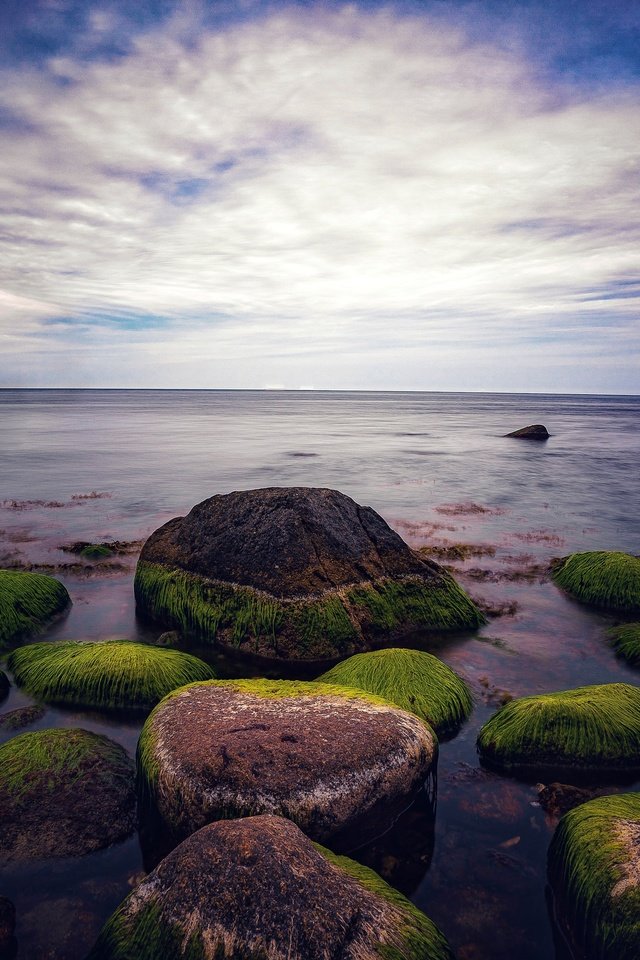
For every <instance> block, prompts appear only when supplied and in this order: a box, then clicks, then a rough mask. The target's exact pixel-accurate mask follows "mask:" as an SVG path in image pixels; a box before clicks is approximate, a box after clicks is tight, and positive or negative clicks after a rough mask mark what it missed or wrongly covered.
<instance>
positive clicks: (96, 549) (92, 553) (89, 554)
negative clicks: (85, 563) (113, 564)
mask: <svg viewBox="0 0 640 960" xmlns="http://www.w3.org/2000/svg"><path fill="white" fill-rule="evenodd" d="M80 556H81V557H84V558H85V559H86V560H105V559H106V558H107V557H112V556H113V550H112V549H111V547H108V546H107V544H106V543H88V544H87V545H86V547H83V548H82V550H81V551H80Z"/></svg>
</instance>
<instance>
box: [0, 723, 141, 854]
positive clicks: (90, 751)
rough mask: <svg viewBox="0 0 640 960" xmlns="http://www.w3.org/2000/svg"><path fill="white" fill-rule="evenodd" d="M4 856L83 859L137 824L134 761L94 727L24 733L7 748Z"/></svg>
mask: <svg viewBox="0 0 640 960" xmlns="http://www.w3.org/2000/svg"><path fill="white" fill-rule="evenodd" d="M0 810H2V817H0V861H5V862H6V861H10V860H33V859H41V858H43V857H60V856H79V855H80V854H83V853H88V852H90V851H92V850H99V849H101V848H102V847H106V846H108V845H109V844H111V843H114V842H115V841H117V840H121V839H123V838H124V837H126V836H128V835H129V834H130V833H131V832H132V831H133V829H134V826H135V789H134V768H133V763H132V761H131V759H130V758H129V756H128V755H127V753H126V751H125V750H123V748H122V747H121V746H119V744H117V743H114V742H113V741H112V740H109V739H108V738H107V737H103V736H98V735H97V734H95V733H89V732H88V731H87V730H65V729H50V730H39V731H36V732H34V733H22V734H20V735H19V736H17V737H14V738H13V739H12V740H9V741H7V743H5V744H4V745H3V746H2V747H0Z"/></svg>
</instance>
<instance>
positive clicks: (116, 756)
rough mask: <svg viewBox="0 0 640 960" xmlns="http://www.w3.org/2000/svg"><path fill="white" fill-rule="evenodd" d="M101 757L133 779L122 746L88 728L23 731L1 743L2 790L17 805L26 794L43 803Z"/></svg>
mask: <svg viewBox="0 0 640 960" xmlns="http://www.w3.org/2000/svg"><path fill="white" fill-rule="evenodd" d="M98 760H101V761H104V762H106V763H108V765H109V767H110V769H111V770H112V771H113V774H114V775H120V776H122V777H126V778H127V779H129V777H130V776H131V769H130V761H129V760H128V759H127V757H126V754H125V753H124V751H123V749H122V747H120V746H119V745H118V744H117V743H114V742H113V741H111V740H108V739H107V737H102V736H99V735H98V734H95V733H90V732H89V731H87V730H67V729H58V728H53V729H49V730H36V731H34V732H33V733H21V734H19V736H17V737H13V738H12V739H11V740H8V741H7V742H6V743H5V744H3V746H1V747H0V793H1V794H4V795H5V797H9V798H10V800H11V803H12V808H13V809H14V811H15V809H16V804H17V805H18V806H19V804H20V801H21V800H22V799H23V798H24V799H25V800H26V802H27V803H29V802H30V799H31V798H33V797H34V796H35V797H36V798H39V799H40V802H41V803H43V802H44V800H45V798H46V796H48V795H49V796H53V795H55V794H56V792H57V791H58V789H59V787H60V784H61V783H64V784H65V788H66V787H68V786H69V785H71V786H72V785H73V783H75V782H76V781H78V780H81V779H82V778H83V777H84V776H85V774H86V771H87V769H88V768H89V767H91V766H93V765H94V764H95V763H96V762H97V761H98Z"/></svg>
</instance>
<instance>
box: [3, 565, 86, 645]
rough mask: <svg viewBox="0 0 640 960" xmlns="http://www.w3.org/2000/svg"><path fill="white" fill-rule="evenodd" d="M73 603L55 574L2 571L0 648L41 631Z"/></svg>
mask: <svg viewBox="0 0 640 960" xmlns="http://www.w3.org/2000/svg"><path fill="white" fill-rule="evenodd" d="M70 603H71V598H70V596H69V594H68V593H67V591H66V589H65V588H64V586H63V585H62V584H61V583H60V581H59V580H54V578H53V577H46V576H44V575H43V574H40V573H18V572H16V571H15V570H0V649H1V648H2V647H4V646H8V645H9V644H11V643H16V642H18V641H19V640H23V639H25V638H26V637H29V636H31V635H32V634H34V633H37V632H38V631H39V630H42V629H43V628H44V627H45V626H46V625H47V623H48V622H49V621H50V620H52V619H53V617H55V616H57V615H58V614H60V613H62V612H63V611H64V610H66V608H67V607H68V606H69V604H70Z"/></svg>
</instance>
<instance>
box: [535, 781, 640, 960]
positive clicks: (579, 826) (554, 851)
mask: <svg viewBox="0 0 640 960" xmlns="http://www.w3.org/2000/svg"><path fill="white" fill-rule="evenodd" d="M629 827H630V828H631V836H632V837H634V836H635V838H636V840H635V847H636V850H637V843H638V839H637V838H639V837H640V793H627V794H620V795H618V796H610V797H599V798H598V799H596V800H590V801H589V802H588V803H584V804H582V805H581V806H579V807H576V808H575V809H574V810H571V811H569V813H567V814H566V815H565V816H564V817H563V818H562V819H561V821H560V823H559V825H558V828H557V830H556V832H555V834H554V836H553V840H552V841H551V846H550V848H549V860H548V866H549V879H550V881H551V884H552V886H553V888H554V891H555V894H556V904H557V908H558V911H557V912H558V913H559V915H560V916H561V918H562V919H563V920H565V921H566V922H567V924H568V927H569V931H570V935H571V938H572V939H573V941H574V943H575V944H576V945H577V947H578V950H579V951H580V952H581V953H582V952H584V953H585V955H586V954H588V956H589V960H636V958H637V957H638V956H639V955H640V885H639V884H638V882H637V871H638V864H637V853H636V852H635V851H634V850H633V847H634V842H633V839H632V841H631V844H629V842H625V839H624V836H623V835H622V832H621V828H622V830H624V829H625V828H626V829H627V830H628V829H629ZM630 847H631V850H630ZM634 859H635V863H633V861H634ZM629 866H631V867H632V870H633V868H635V876H636V880H635V883H631V884H629V885H628V886H626V889H618V890H617V891H616V885H617V884H618V883H620V881H624V879H625V877H626V875H627V869H626V868H627V867H629ZM621 886H624V884H622V885H621Z"/></svg>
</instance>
